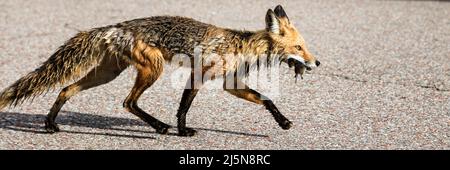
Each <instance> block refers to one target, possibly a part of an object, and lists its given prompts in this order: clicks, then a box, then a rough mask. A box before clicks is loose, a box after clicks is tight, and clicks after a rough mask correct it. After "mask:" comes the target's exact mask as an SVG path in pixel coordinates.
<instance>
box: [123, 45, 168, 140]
mask: <svg viewBox="0 0 450 170" xmlns="http://www.w3.org/2000/svg"><path fill="white" fill-rule="evenodd" d="M136 46H137V49H135V51H134V54H133V61H134V64H135V66H136V69H137V77H136V82H135V84H134V86H133V88H132V90H131V92H130V93H129V95H128V96H127V98H126V99H125V101H124V103H123V106H124V107H125V109H127V110H128V111H129V112H131V113H132V114H134V115H136V116H137V117H139V118H140V119H142V120H143V121H145V122H146V123H148V124H149V125H150V126H152V127H153V128H154V129H155V130H156V132H157V133H159V134H167V133H168V129H169V128H170V126H169V125H167V124H165V123H163V122H161V121H159V120H158V119H156V118H154V117H153V116H151V115H149V114H148V113H146V112H145V111H143V110H142V109H141V108H140V107H139V106H138V104H137V101H138V99H139V97H140V96H141V95H142V93H144V91H145V90H146V89H147V88H149V87H150V86H152V85H153V83H154V82H155V81H156V80H157V79H158V78H159V76H160V75H161V73H162V71H163V66H164V65H163V64H164V58H163V56H162V53H161V51H160V50H159V49H157V48H155V47H149V46H146V45H145V44H143V43H142V42H138V45H136Z"/></svg>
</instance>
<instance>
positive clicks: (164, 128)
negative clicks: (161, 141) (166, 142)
mask: <svg viewBox="0 0 450 170" xmlns="http://www.w3.org/2000/svg"><path fill="white" fill-rule="evenodd" d="M169 128H170V126H169V125H166V124H164V125H160V126H159V127H158V128H155V129H156V133H159V134H163V135H165V134H168V133H169Z"/></svg>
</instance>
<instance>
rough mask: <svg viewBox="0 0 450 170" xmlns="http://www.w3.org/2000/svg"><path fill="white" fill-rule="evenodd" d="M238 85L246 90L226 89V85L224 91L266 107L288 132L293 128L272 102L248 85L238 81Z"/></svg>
mask: <svg viewBox="0 0 450 170" xmlns="http://www.w3.org/2000/svg"><path fill="white" fill-rule="evenodd" d="M236 83H238V84H240V85H239V86H236V87H244V88H243V89H236V88H226V87H225V84H224V90H225V91H227V92H228V93H230V94H232V95H234V96H236V97H238V98H242V99H244V100H247V101H250V102H253V103H256V104H260V105H264V106H265V107H266V109H267V110H268V111H269V112H270V113H271V114H272V116H273V118H274V119H275V121H276V122H277V123H278V125H279V126H280V127H281V128H282V129H284V130H288V129H290V128H291V127H292V122H291V121H289V120H288V119H287V118H286V117H285V116H283V114H281V112H280V111H279V110H278V108H277V107H276V106H275V104H274V103H273V102H272V100H270V99H269V98H267V97H266V96H264V95H262V94H260V93H259V92H257V91H255V90H253V89H250V88H249V87H248V86H247V85H245V84H243V83H242V82H241V81H239V80H236Z"/></svg>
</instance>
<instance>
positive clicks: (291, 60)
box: [286, 55, 320, 83]
mask: <svg viewBox="0 0 450 170" xmlns="http://www.w3.org/2000/svg"><path fill="white" fill-rule="evenodd" d="M286 63H287V64H288V66H289V68H292V67H294V72H295V83H297V80H298V77H299V75H300V78H301V79H303V75H304V74H305V72H306V71H308V72H309V71H311V70H312V68H313V67H318V66H319V65H320V62H319V60H316V61H315V62H314V64H310V63H308V62H305V61H304V59H303V58H301V57H299V56H295V55H289V56H288V58H287V60H286Z"/></svg>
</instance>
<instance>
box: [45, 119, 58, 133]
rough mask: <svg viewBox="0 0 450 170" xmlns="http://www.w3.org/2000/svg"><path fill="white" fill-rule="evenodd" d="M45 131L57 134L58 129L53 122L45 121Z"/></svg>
mask: <svg viewBox="0 0 450 170" xmlns="http://www.w3.org/2000/svg"><path fill="white" fill-rule="evenodd" d="M45 130H46V131H47V132H48V133H55V132H59V127H58V125H57V124H56V123H55V122H49V121H47V120H46V121H45Z"/></svg>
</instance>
